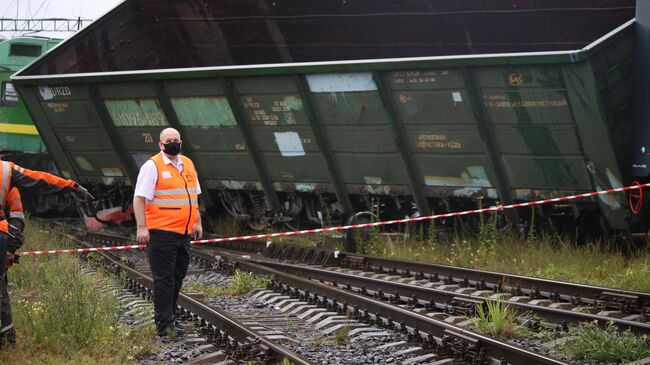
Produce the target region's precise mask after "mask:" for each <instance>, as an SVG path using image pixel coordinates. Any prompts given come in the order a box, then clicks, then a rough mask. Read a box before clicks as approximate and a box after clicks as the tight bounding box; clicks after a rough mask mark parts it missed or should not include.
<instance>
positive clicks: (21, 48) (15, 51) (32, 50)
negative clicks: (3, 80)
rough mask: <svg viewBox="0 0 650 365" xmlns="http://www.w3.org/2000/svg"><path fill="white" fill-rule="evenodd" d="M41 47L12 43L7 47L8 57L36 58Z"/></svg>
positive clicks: (39, 53)
mask: <svg viewBox="0 0 650 365" xmlns="http://www.w3.org/2000/svg"><path fill="white" fill-rule="evenodd" d="M41 51H42V47H41V46H40V45H38V44H22V43H13V44H11V46H10V47H9V56H23V57H38V56H40V55H41Z"/></svg>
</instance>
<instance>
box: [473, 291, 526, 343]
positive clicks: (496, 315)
mask: <svg viewBox="0 0 650 365" xmlns="http://www.w3.org/2000/svg"><path fill="white" fill-rule="evenodd" d="M485 304H486V307H487V310H486V309H485V308H484V307H483V306H482V305H477V306H476V316H475V317H470V320H471V321H472V324H473V326H474V328H475V329H476V330H477V331H479V332H482V333H485V334H488V335H490V336H499V337H521V336H525V335H528V334H529V331H528V330H527V329H526V327H524V326H522V325H520V324H519V323H518V322H517V316H516V314H515V312H514V311H513V310H512V308H510V306H509V305H508V303H507V302H505V301H503V300H486V301H485Z"/></svg>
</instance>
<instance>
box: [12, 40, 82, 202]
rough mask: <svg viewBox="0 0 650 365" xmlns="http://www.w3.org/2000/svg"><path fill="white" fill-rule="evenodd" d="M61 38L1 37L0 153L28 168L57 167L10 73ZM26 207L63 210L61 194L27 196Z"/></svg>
mask: <svg viewBox="0 0 650 365" xmlns="http://www.w3.org/2000/svg"><path fill="white" fill-rule="evenodd" d="M59 42H61V40H60V39H52V38H40V37H17V38H12V39H4V40H0V155H1V156H2V159H4V160H7V161H13V162H15V163H18V164H20V165H21V166H24V167H27V168H34V169H39V170H49V171H52V170H53V169H54V164H53V161H52V158H51V157H50V156H49V155H48V154H47V150H46V148H45V144H44V143H43V140H42V139H41V137H40V135H39V133H38V130H37V128H36V126H34V123H33V122H32V119H31V117H30V116H29V113H28V112H27V109H26V108H25V103H24V102H23V101H22V100H21V98H20V97H19V96H18V92H17V91H16V89H15V87H14V85H13V83H12V82H11V75H12V74H14V73H15V72H16V71H18V70H20V69H21V68H23V67H25V66H26V65H27V64H29V63H30V62H32V61H33V60H34V59H36V58H38V57H39V56H41V55H42V54H43V53H45V52H47V51H48V50H50V49H51V48H52V47H54V46H55V45H57V44H58V43H59ZM24 200H25V204H26V206H27V207H28V208H29V209H31V211H33V212H45V211H48V210H49V209H51V208H57V210H60V209H63V207H62V204H63V205H65V206H66V207H67V206H69V203H68V202H62V199H61V197H47V196H45V195H42V196H41V195H38V194H30V195H29V196H25V197H24Z"/></svg>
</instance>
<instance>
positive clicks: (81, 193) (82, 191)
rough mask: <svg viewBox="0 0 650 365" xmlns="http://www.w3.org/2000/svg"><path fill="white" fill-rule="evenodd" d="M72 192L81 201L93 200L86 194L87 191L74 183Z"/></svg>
mask: <svg viewBox="0 0 650 365" xmlns="http://www.w3.org/2000/svg"><path fill="white" fill-rule="evenodd" d="M72 191H73V192H74V193H75V195H77V197H78V198H79V199H81V200H95V197H94V196H93V195H92V194H90V193H89V192H88V189H86V188H84V187H83V186H81V185H79V184H77V183H74V186H73V187H72Z"/></svg>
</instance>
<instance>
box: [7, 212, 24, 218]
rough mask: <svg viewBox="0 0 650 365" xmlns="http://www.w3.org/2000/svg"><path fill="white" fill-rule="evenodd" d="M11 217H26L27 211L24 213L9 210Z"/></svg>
mask: <svg viewBox="0 0 650 365" xmlns="http://www.w3.org/2000/svg"><path fill="white" fill-rule="evenodd" d="M9 218H19V219H25V213H23V212H9Z"/></svg>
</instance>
